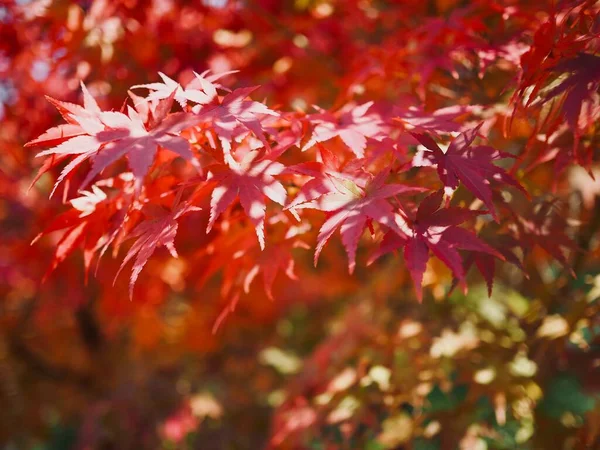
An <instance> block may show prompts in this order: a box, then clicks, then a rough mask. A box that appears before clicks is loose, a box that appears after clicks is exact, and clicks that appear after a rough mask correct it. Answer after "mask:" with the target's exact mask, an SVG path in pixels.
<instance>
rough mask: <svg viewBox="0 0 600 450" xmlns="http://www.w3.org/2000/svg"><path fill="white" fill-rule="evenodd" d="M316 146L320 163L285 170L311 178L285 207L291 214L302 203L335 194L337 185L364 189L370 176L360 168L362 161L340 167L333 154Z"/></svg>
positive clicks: (319, 145) (305, 164)
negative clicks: (354, 185) (342, 184)
mask: <svg viewBox="0 0 600 450" xmlns="http://www.w3.org/2000/svg"><path fill="white" fill-rule="evenodd" d="M317 145H318V147H319V155H320V157H321V160H322V162H317V161H310V162H305V163H300V164H296V165H294V166H290V167H288V168H287V169H286V173H292V174H295V175H300V176H303V177H310V178H311V179H310V180H308V181H305V182H303V183H302V185H301V186H302V187H301V188H300V190H299V191H298V193H297V194H296V196H295V197H294V199H293V200H292V201H291V202H290V203H288V204H287V205H286V207H285V209H286V210H290V212H292V213H293V214H295V208H297V207H298V206H299V205H301V204H302V203H306V202H309V201H311V200H315V199H318V198H320V197H321V196H323V195H325V194H329V193H331V192H336V191H337V185H338V184H339V183H343V182H350V183H354V184H356V185H357V186H360V187H364V186H365V185H366V183H367V182H368V181H369V180H370V174H369V173H367V172H366V171H365V170H364V169H363V167H362V162H363V161H362V160H353V161H351V162H350V164H347V165H346V166H345V167H342V164H341V162H340V161H339V159H338V158H337V157H336V156H335V154H333V153H332V152H331V151H329V150H327V149H326V148H325V147H323V146H322V145H321V144H317Z"/></svg>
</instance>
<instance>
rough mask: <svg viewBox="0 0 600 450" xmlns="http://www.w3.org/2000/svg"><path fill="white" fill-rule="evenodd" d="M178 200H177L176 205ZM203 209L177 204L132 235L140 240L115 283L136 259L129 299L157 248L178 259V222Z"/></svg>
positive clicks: (125, 260)
mask: <svg viewBox="0 0 600 450" xmlns="http://www.w3.org/2000/svg"><path fill="white" fill-rule="evenodd" d="M177 202H178V200H176V203H177ZM200 210H201V208H199V207H197V206H192V205H191V204H189V203H187V202H181V203H179V204H176V205H175V206H174V207H173V209H172V210H171V211H170V212H166V211H161V212H160V213H159V214H158V215H156V216H155V217H153V218H151V219H150V220H145V221H143V222H142V223H140V224H139V225H138V226H137V227H136V228H135V229H134V230H133V231H132V232H131V234H130V236H129V237H130V238H138V239H137V240H136V241H135V243H134V244H133V245H132V246H131V248H130V249H129V251H128V252H127V255H126V256H125V259H124V260H123V262H122V263H121V267H120V268H119V270H118V272H117V274H116V275H115V281H116V279H117V277H118V276H119V274H120V273H121V270H123V268H124V267H125V266H126V265H127V263H128V262H129V261H131V260H132V259H133V258H134V257H135V262H134V263H133V270H132V272H131V278H130V279H129V298H130V299H131V298H133V288H134V286H135V282H136V280H137V278H138V276H139V274H140V272H141V271H142V269H143V268H144V266H145V265H146V262H147V261H148V259H150V256H152V254H153V253H154V251H155V250H156V249H157V247H160V246H164V247H166V248H167V250H168V251H169V253H170V254H171V256H173V258H178V255H177V251H176V250H175V245H174V242H175V237H176V236H177V228H178V222H177V220H178V219H179V218H180V217H182V216H183V215H184V214H187V213H190V212H194V211H200Z"/></svg>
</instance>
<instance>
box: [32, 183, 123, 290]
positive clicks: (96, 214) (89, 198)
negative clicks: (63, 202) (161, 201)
mask: <svg viewBox="0 0 600 450" xmlns="http://www.w3.org/2000/svg"><path fill="white" fill-rule="evenodd" d="M69 203H71V206H72V207H73V209H71V210H69V211H67V212H65V213H63V214H60V215H58V216H57V217H55V218H54V219H53V220H52V221H51V222H50V223H49V224H48V226H47V227H46V228H45V229H44V231H42V232H41V233H39V234H38V235H37V236H36V237H35V239H34V240H33V241H32V242H31V244H32V245H33V244H34V243H35V242H37V241H38V240H39V239H40V238H41V237H42V236H45V235H47V234H49V233H52V232H54V231H59V230H65V229H66V232H65V233H64V234H63V236H62V237H61V239H60V240H59V241H58V243H57V244H56V250H55V252H54V257H53V258H52V262H51V264H50V267H49V268H48V270H47V271H46V273H45V275H44V277H43V279H44V280H45V279H47V278H48V276H49V275H50V274H51V273H52V272H53V271H54V270H55V269H56V268H57V267H58V265H59V264H60V263H62V262H63V261H64V260H65V259H66V258H67V257H68V256H69V255H70V254H71V253H73V251H75V249H76V248H78V247H82V248H83V256H84V266H85V275H86V280H87V276H88V273H89V268H90V265H91V262H92V259H93V257H94V254H95V253H96V251H98V250H99V249H100V248H101V247H102V245H103V244H104V242H103V241H106V240H107V237H106V235H107V233H108V232H110V230H111V228H115V226H117V225H118V222H119V221H118V219H116V218H115V216H116V213H117V212H118V210H119V209H120V207H121V206H120V205H119V202H118V201H117V199H113V200H110V199H109V198H108V196H107V195H106V193H105V192H104V191H103V190H102V189H100V188H99V187H98V185H93V186H92V189H91V190H90V191H82V192H81V196H80V197H77V198H74V199H72V200H70V202H69Z"/></svg>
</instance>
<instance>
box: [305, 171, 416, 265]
mask: <svg viewBox="0 0 600 450" xmlns="http://www.w3.org/2000/svg"><path fill="white" fill-rule="evenodd" d="M388 173H389V171H383V172H382V173H380V174H378V175H377V176H376V177H375V178H373V179H372V181H371V182H370V183H369V184H367V185H366V186H364V187H361V186H359V185H357V184H355V183H353V182H352V181H350V180H341V181H338V180H335V179H333V178H331V179H330V181H331V185H332V186H333V187H334V188H335V190H332V191H330V192H328V193H326V194H323V195H320V196H319V197H318V198H317V199H315V200H311V201H308V202H305V203H302V204H300V205H297V206H296V208H312V209H318V210H321V211H325V212H328V213H331V214H330V215H329V217H328V218H327V220H326V221H325V223H324V224H323V226H322V227H321V229H320V230H319V236H318V238H317V247H316V249H315V257H314V263H315V265H316V264H317V261H318V259H319V255H320V253H321V251H322V250H323V247H324V246H325V244H326V243H327V241H328V240H329V239H330V238H331V236H332V235H333V233H335V231H336V230H337V229H338V228H339V229H340V234H341V236H342V243H343V244H344V247H345V248H346V253H347V254H348V270H349V272H350V273H352V272H353V271H354V268H355V266H356V248H357V246H358V240H359V238H360V236H361V235H362V233H363V231H364V229H365V227H366V226H367V225H368V224H369V223H371V222H372V221H373V220H374V221H375V222H377V223H379V224H381V225H384V226H385V227H387V228H390V229H391V230H393V231H394V232H396V233H398V234H400V235H403V231H402V229H401V228H400V226H399V225H398V219H399V215H398V214H397V213H396V212H395V211H394V207H393V206H392V205H391V204H390V203H389V202H388V201H387V200H386V199H387V198H388V197H393V196H395V195H401V194H402V195H405V194H413V193H418V192H423V191H424V190H426V189H424V188H419V187H413V186H406V185H403V184H384V182H385V180H386V178H387V176H388Z"/></svg>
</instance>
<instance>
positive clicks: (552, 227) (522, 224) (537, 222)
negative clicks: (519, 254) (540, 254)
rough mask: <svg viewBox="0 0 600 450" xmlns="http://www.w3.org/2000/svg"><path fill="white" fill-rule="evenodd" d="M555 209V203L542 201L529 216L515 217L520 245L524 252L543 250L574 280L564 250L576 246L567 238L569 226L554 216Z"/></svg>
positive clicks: (574, 276) (573, 274)
mask: <svg viewBox="0 0 600 450" xmlns="http://www.w3.org/2000/svg"><path fill="white" fill-rule="evenodd" d="M555 208H556V201H544V202H541V203H538V204H536V205H534V207H533V208H532V209H531V210H530V211H529V214H527V215H525V216H520V217H517V218H516V219H517V220H516V225H517V228H518V231H519V235H520V236H519V237H520V243H521V246H522V247H523V248H524V249H525V250H529V251H530V250H531V249H533V247H535V246H539V247H540V248H542V249H544V250H545V251H546V252H547V253H548V254H549V255H551V256H552V257H553V258H554V259H556V260H557V261H559V262H560V263H561V264H562V265H563V266H564V267H566V268H568V269H569V271H570V272H571V275H572V276H573V278H576V274H575V272H574V271H573V269H571V268H570V267H569V263H568V260H567V257H566V255H565V252H564V249H569V250H576V249H577V244H576V243H575V242H574V241H573V240H572V239H571V238H570V237H568V236H567V234H566V231H567V230H568V229H569V226H568V224H567V222H566V220H565V219H564V218H562V217H560V216H559V215H558V214H556V211H555V210H554V209H555Z"/></svg>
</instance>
